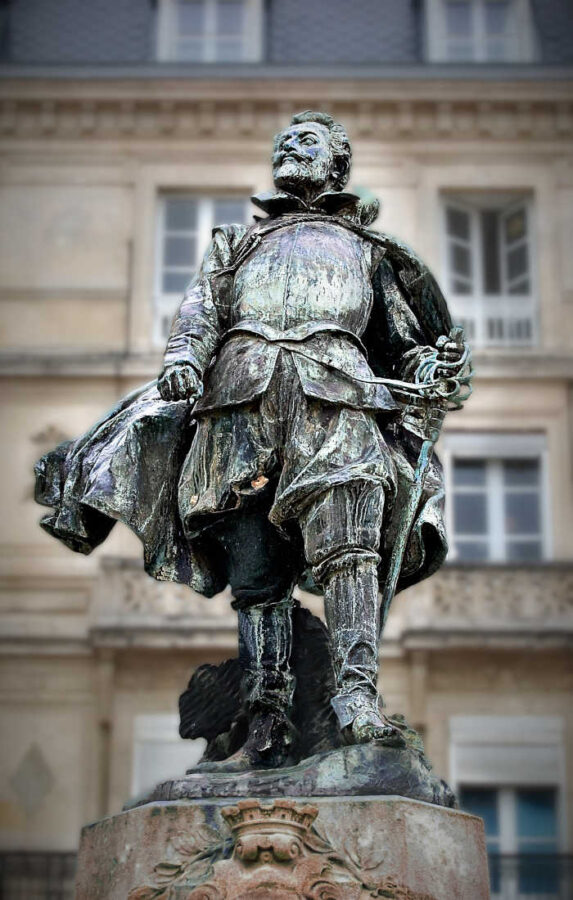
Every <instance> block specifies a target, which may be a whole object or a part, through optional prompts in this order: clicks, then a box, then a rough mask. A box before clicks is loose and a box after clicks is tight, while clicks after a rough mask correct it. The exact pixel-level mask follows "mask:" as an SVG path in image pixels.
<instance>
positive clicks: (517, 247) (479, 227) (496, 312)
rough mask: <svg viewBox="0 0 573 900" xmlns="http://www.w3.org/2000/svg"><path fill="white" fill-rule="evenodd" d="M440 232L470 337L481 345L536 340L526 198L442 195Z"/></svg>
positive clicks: (457, 314) (450, 282) (459, 315)
mask: <svg viewBox="0 0 573 900" xmlns="http://www.w3.org/2000/svg"><path fill="white" fill-rule="evenodd" d="M444 232H445V251H446V253H445V268H446V278H445V283H446V284H447V287H448V296H449V299H450V302H451V308H452V313H453V315H454V318H455V319H456V320H457V321H459V323H460V324H461V325H463V326H464V331H465V332H466V336H467V338H468V340H469V341H470V342H471V343H473V344H474V346H480V347H504V346H531V345H532V344H534V343H535V341H536V320H535V304H534V294H533V283H532V272H531V260H532V252H531V209H530V203H529V201H528V200H527V199H526V198H523V197H521V198H519V199H516V198H515V197H513V198H511V196H509V197H508V196H507V195H506V196H504V195H499V194H498V195H495V194H494V195H489V194H483V195H480V194H476V195H474V196H473V198H472V196H471V195H467V197H465V196H446V197H445V199H444Z"/></svg>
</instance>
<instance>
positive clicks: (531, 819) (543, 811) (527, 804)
mask: <svg viewBox="0 0 573 900" xmlns="http://www.w3.org/2000/svg"><path fill="white" fill-rule="evenodd" d="M516 800H517V807H516V808H517V835H518V837H525V838H527V837H534V838H538V837H547V838H550V837H555V835H556V834H557V811H556V807H557V798H556V792H555V789H554V788H549V789H547V790H528V789H527V788H520V789H519V790H517V791H516ZM538 852H539V851H538Z"/></svg>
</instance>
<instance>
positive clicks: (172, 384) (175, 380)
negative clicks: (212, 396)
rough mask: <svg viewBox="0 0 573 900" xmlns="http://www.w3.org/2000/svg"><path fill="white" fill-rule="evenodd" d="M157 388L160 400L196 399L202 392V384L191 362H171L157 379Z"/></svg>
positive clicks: (191, 400)
mask: <svg viewBox="0 0 573 900" xmlns="http://www.w3.org/2000/svg"><path fill="white" fill-rule="evenodd" d="M157 390H158V391H159V393H160V395H161V398H162V400H165V401H167V402H170V401H173V400H189V401H190V402H191V403H192V402H193V401H194V400H197V398H198V397H200V396H201V394H202V393H203V385H202V383H201V380H200V378H199V376H198V375H197V372H196V371H195V369H194V368H193V366H192V365H191V363H185V362H182V363H172V364H171V365H169V366H166V367H165V369H164V370H163V372H162V373H161V375H160V376H159V378H158V379H157Z"/></svg>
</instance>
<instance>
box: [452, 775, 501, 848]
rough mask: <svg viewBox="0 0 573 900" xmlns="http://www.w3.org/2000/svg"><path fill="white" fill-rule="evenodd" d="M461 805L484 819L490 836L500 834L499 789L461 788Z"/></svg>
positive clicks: (466, 810)
mask: <svg viewBox="0 0 573 900" xmlns="http://www.w3.org/2000/svg"><path fill="white" fill-rule="evenodd" d="M460 807H461V809H463V810H465V812H469V813H472V814H473V815H474V816H479V817H480V818H481V819H483V821H484V825H485V833H486V836H487V837H488V838H489V837H494V836H495V835H498V834H499V820H498V813H497V791H496V790H495V789H494V788H471V787H463V788H461V789H460Z"/></svg>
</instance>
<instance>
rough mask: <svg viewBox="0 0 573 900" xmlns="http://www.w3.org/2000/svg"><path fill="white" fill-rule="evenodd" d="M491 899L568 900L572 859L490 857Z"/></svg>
mask: <svg viewBox="0 0 573 900" xmlns="http://www.w3.org/2000/svg"><path fill="white" fill-rule="evenodd" d="M489 865H490V883H491V898H492V900H571V897H573V856H562V855H561V856H555V855H552V854H522V855H516V856H494V855H492V856H490V860H489Z"/></svg>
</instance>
